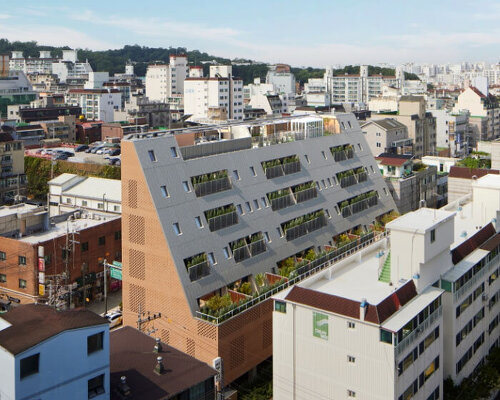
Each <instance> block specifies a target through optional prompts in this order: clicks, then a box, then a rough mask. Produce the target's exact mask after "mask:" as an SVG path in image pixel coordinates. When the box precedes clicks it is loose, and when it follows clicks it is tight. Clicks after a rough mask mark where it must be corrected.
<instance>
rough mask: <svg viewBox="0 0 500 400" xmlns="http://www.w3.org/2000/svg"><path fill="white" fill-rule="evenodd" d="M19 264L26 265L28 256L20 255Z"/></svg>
mask: <svg viewBox="0 0 500 400" xmlns="http://www.w3.org/2000/svg"><path fill="white" fill-rule="evenodd" d="M18 261H19V265H26V257H25V256H18Z"/></svg>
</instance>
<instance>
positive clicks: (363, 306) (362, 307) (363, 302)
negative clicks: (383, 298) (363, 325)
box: [359, 298, 368, 321]
mask: <svg viewBox="0 0 500 400" xmlns="http://www.w3.org/2000/svg"><path fill="white" fill-rule="evenodd" d="M359 308H360V309H359V319H360V320H361V321H364V320H365V316H366V309H367V308H368V302H367V301H366V299H364V298H363V299H361V303H360V305H359Z"/></svg>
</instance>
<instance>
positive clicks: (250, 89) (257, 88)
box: [243, 78, 275, 104]
mask: <svg viewBox="0 0 500 400" xmlns="http://www.w3.org/2000/svg"><path fill="white" fill-rule="evenodd" d="M268 93H269V94H275V89H274V85H273V84H272V83H263V82H261V79H260V78H254V80H253V83H249V84H248V85H245V86H243V100H244V102H245V104H248V103H249V102H250V100H251V99H252V97H253V96H256V95H259V94H268Z"/></svg>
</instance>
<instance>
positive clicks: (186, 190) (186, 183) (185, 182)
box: [182, 181, 191, 193]
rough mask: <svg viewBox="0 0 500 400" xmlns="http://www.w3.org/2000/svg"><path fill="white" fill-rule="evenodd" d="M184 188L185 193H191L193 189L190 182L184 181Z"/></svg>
mask: <svg viewBox="0 0 500 400" xmlns="http://www.w3.org/2000/svg"><path fill="white" fill-rule="evenodd" d="M182 187H183V188H184V191H185V192H186V193H189V192H190V191H191V188H190V187H189V182H188V181H183V182H182Z"/></svg>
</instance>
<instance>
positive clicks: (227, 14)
mask: <svg viewBox="0 0 500 400" xmlns="http://www.w3.org/2000/svg"><path fill="white" fill-rule="evenodd" d="M458 3H459V4H457V2H454V3H452V2H450V1H443V2H439V3H437V4H436V3H431V2H430V1H424V2H423V4H419V6H418V7H417V6H416V5H413V4H400V3H396V2H394V1H387V2H385V3H384V4H383V6H380V5H379V4H373V3H371V2H366V1H361V2H358V3H357V8H356V10H353V9H352V6H351V5H350V4H341V3H339V2H325V1H317V2H315V3H313V4H308V5H307V9H303V5H302V4H300V3H299V2H297V1H292V2H288V3H286V4H285V3H284V2H280V1H279V2H272V3H270V4H268V3H264V2H263V1H261V0H256V1H254V2H253V3H252V7H247V6H246V4H245V7H244V8H243V4H244V3H242V2H238V1H237V2H232V3H231V7H227V4H229V3H227V2H226V1H217V2H215V3H210V5H207V4H204V3H201V2H200V4H197V5H196V6H195V7H192V8H190V10H189V14H186V12H185V10H184V9H183V8H184V6H183V5H182V4H180V3H179V4H176V3H172V4H171V3H163V2H156V1H155V2H149V3H148V4H146V6H147V7H144V8H143V9H141V10H140V14H137V6H136V4H135V3H133V2H131V1H128V0H125V1H123V2H121V3H120V8H119V9H117V8H116V4H112V3H104V4H103V3H102V2H101V3H98V2H96V1H93V0H92V1H89V2H87V3H86V5H85V7H83V8H81V9H78V10H77V11H75V10H74V9H72V8H71V7H68V6H67V3H65V2H62V1H50V2H48V4H46V5H44V6H43V7H41V6H39V5H38V4H37V3H35V2H33V1H25V2H23V5H22V6H20V5H18V4H12V3H9V4H6V5H4V8H3V11H2V13H0V20H1V23H2V31H3V35H2V36H3V37H5V38H7V39H9V40H10V41H15V40H20V41H27V40H36V41H37V42H38V43H39V44H43V45H53V46H70V47H75V48H89V49H93V50H105V49H115V48H121V47H122V46H123V45H126V44H139V45H143V46H149V47H169V46H172V47H186V48H188V49H189V50H195V49H196V50H200V51H204V52H207V53H209V54H212V55H215V56H220V57H227V58H231V59H233V58H247V59H252V60H255V61H262V62H269V63H277V62H282V63H287V64H291V65H294V66H313V67H324V66H325V65H330V64H344V65H348V64H372V65H375V64H380V63H389V64H399V63H405V62H416V63H456V62H463V61H471V62H478V61H486V62H498V60H497V59H495V58H494V57H495V56H496V55H495V50H497V49H498V45H499V44H500V35H499V33H500V31H499V29H498V28H497V27H496V26H495V22H496V21H497V20H498V18H500V5H498V4H488V2H485V1H481V2H475V3H470V2H465V1H461V2H458ZM238 4H241V5H242V7H240V6H238ZM301 6H302V8H299V7H301ZM422 10H426V11H425V13H424V11H422ZM299 11H302V12H299ZM159 15H165V17H159ZM332 27H333V34H331V33H330V29H331V28H332ZM276 32H280V33H278V34H276ZM339 33H340V34H339Z"/></svg>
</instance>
